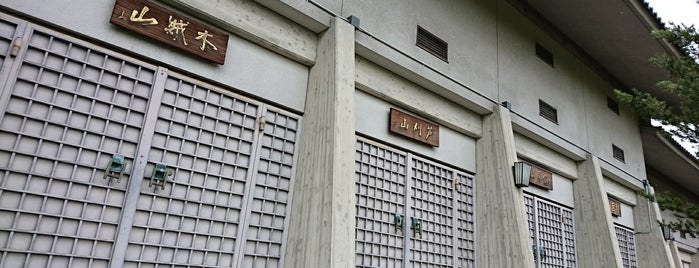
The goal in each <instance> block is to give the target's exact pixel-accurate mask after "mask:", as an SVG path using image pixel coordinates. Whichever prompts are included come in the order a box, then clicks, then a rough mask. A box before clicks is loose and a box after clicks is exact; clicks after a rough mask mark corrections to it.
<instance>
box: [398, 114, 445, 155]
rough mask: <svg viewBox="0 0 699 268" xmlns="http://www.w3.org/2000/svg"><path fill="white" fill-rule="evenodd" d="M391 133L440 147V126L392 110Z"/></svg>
mask: <svg viewBox="0 0 699 268" xmlns="http://www.w3.org/2000/svg"><path fill="white" fill-rule="evenodd" d="M389 131H391V132H393V133H396V134H399V135H402V136H405V137H408V138H411V139H413V140H416V141H419V142H422V143H426V144H429V145H432V146H434V147H439V126H438V125H436V124H432V123H430V122H427V121H425V120H422V119H419V118H417V117H415V116H412V115H409V114H406V113H404V112H401V111H398V110H396V109H393V108H391V114H390V122H389Z"/></svg>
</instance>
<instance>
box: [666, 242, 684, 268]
mask: <svg viewBox="0 0 699 268" xmlns="http://www.w3.org/2000/svg"><path fill="white" fill-rule="evenodd" d="M667 246H668V250H669V253H670V254H669V255H670V256H671V257H670V258H671V263H672V266H673V268H681V267H682V257H681V256H680V249H679V248H678V247H677V243H675V242H674V241H669V242H667Z"/></svg>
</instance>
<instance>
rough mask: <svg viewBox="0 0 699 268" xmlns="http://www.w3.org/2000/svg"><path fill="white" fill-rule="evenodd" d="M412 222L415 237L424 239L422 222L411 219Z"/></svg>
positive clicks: (411, 227) (411, 226)
mask: <svg viewBox="0 0 699 268" xmlns="http://www.w3.org/2000/svg"><path fill="white" fill-rule="evenodd" d="M410 221H411V223H410V229H412V230H413V237H415V235H419V236H420V237H422V222H420V219H418V218H415V217H410Z"/></svg>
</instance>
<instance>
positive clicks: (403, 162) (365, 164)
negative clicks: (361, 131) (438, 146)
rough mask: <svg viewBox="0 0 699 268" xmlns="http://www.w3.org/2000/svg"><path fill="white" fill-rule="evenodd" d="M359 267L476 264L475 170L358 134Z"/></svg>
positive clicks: (470, 265)
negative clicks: (417, 154) (472, 173)
mask: <svg viewBox="0 0 699 268" xmlns="http://www.w3.org/2000/svg"><path fill="white" fill-rule="evenodd" d="M356 149H357V150H356V184H357V194H356V195H357V215H356V220H357V226H356V228H355V229H356V265H357V267H475V245H474V239H475V237H474V229H475V228H474V225H473V222H474V218H473V217H474V212H475V211H474V206H473V204H474V203H473V202H474V200H473V196H474V193H473V183H474V181H473V180H474V178H473V176H472V175H470V174H467V173H464V172H461V171H459V170H457V169H454V168H452V167H448V166H445V165H442V164H438V163H436V162H434V161H431V160H427V159H424V158H420V157H418V156H415V155H413V154H411V153H405V152H401V151H399V150H396V149H393V148H390V147H387V146H383V145H381V144H378V143H374V142H370V141H368V140H364V139H361V138H360V139H358V141H357V147H356Z"/></svg>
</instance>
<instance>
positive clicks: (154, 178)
mask: <svg viewBox="0 0 699 268" xmlns="http://www.w3.org/2000/svg"><path fill="white" fill-rule="evenodd" d="M170 176H172V171H170V170H168V168H167V165H165V164H161V163H156V164H155V167H154V168H153V174H151V175H150V181H149V182H148V187H154V189H153V190H154V191H155V190H157V189H158V188H157V187H160V189H161V190H165V182H166V181H167V177H170Z"/></svg>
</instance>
